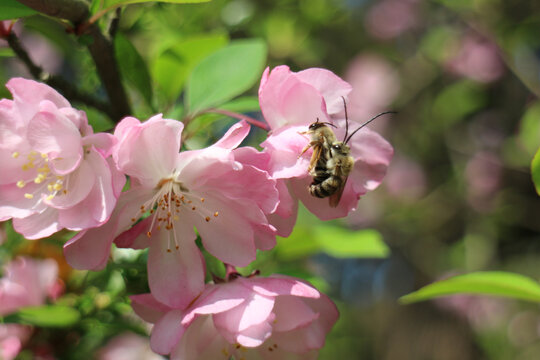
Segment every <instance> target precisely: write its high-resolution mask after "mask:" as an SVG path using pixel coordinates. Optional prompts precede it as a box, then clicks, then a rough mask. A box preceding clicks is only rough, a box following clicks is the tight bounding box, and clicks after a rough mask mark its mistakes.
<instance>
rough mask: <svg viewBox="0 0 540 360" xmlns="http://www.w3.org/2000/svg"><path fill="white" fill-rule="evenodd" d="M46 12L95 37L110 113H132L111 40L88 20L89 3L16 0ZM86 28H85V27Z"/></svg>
mask: <svg viewBox="0 0 540 360" xmlns="http://www.w3.org/2000/svg"><path fill="white" fill-rule="evenodd" d="M17 1H19V2H20V3H21V4H24V5H26V6H28V7H30V8H32V9H34V10H36V11H39V12H41V13H43V14H45V15H49V16H53V17H57V18H61V19H65V20H69V21H71V22H72V23H73V24H74V26H75V28H76V29H78V30H79V31H76V33H77V34H79V35H81V33H80V31H84V34H89V35H90V36H91V37H92V39H93V41H92V42H91V43H90V44H89V45H88V50H89V51H90V55H91V56H92V59H93V60H94V63H95V64H96V69H97V72H98V75H99V77H100V79H101V82H102V83H103V86H104V87H105V90H106V91H107V95H108V97H109V102H110V113H109V114H110V115H109V116H110V117H111V119H112V120H113V121H116V122H118V121H120V119H122V118H123V117H124V116H126V115H129V114H131V108H130V105H129V102H128V98H127V94H126V91H125V89H124V87H123V84H122V81H121V78H120V71H119V68H118V62H117V61H116V57H115V54H114V47H113V44H112V41H111V40H110V39H109V38H107V37H105V35H104V34H103V33H102V32H101V30H100V28H99V27H98V25H97V24H95V23H93V24H87V23H86V21H87V19H88V16H89V8H88V3H87V2H85V1H83V0H17ZM82 29H84V30H82Z"/></svg>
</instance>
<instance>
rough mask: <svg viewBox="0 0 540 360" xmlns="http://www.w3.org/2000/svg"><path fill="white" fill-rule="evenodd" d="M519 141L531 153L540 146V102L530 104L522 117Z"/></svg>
mask: <svg viewBox="0 0 540 360" xmlns="http://www.w3.org/2000/svg"><path fill="white" fill-rule="evenodd" d="M519 141H520V142H521V144H522V145H523V146H525V148H526V150H527V152H528V153H529V154H530V155H533V154H534V153H535V152H536V149H538V147H539V146H540V102H536V103H534V104H533V105H532V106H530V107H529V108H528V109H527V111H526V112H525V115H523V118H521V126H520V129H519Z"/></svg>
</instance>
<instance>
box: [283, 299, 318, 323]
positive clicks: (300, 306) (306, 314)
mask: <svg viewBox="0 0 540 360" xmlns="http://www.w3.org/2000/svg"><path fill="white" fill-rule="evenodd" d="M274 314H276V320H275V321H274V329H275V330H276V331H290V330H294V329H296V328H299V327H303V326H306V325H308V324H310V323H311V322H313V321H314V320H316V319H318V318H319V314H318V313H316V312H315V311H313V309H311V308H310V307H309V306H308V305H307V304H306V303H305V301H304V299H302V298H298V297H295V296H279V297H278V298H277V299H276V304H275V306H274Z"/></svg>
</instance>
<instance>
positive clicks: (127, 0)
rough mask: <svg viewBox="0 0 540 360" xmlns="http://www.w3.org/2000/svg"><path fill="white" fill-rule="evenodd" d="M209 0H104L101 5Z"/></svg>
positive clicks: (193, 2) (200, 1) (187, 2)
mask: <svg viewBox="0 0 540 360" xmlns="http://www.w3.org/2000/svg"><path fill="white" fill-rule="evenodd" d="M209 1H211V0H104V1H103V7H104V8H108V7H110V6H113V5H128V4H138V3H146V2H166V3H173V4H195V3H204V2H209Z"/></svg>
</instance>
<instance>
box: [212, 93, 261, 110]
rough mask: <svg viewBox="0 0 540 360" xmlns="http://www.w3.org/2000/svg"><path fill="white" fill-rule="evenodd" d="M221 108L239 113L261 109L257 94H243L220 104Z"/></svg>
mask: <svg viewBox="0 0 540 360" xmlns="http://www.w3.org/2000/svg"><path fill="white" fill-rule="evenodd" d="M219 108H220V109H223V110H229V111H234V112H237V113H246V112H254V111H261V108H260V107H259V98H258V97H256V96H242V97H239V98H236V99H234V100H231V101H229V102H227V103H226V104H223V105H220V106H219Z"/></svg>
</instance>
